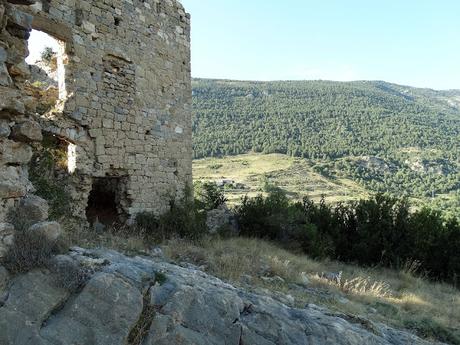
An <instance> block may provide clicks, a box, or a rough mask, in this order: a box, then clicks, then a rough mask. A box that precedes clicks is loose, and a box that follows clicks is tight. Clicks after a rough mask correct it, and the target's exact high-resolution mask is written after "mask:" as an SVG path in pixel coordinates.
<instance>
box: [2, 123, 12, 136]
mask: <svg viewBox="0 0 460 345" xmlns="http://www.w3.org/2000/svg"><path fill="white" fill-rule="evenodd" d="M10 133H11V129H10V124H9V123H8V121H5V120H0V139H4V138H8V137H9V135H10Z"/></svg>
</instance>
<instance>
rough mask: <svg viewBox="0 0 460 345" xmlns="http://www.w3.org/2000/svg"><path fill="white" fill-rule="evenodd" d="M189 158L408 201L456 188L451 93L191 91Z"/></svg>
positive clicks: (459, 139)
mask: <svg viewBox="0 0 460 345" xmlns="http://www.w3.org/2000/svg"><path fill="white" fill-rule="evenodd" d="M193 104H194V119H193V133H194V152H195V158H202V157H210V156H225V155H236V154H241V153H247V152H251V151H254V152H262V153H283V154H287V155H291V156H295V157H303V158H308V159H310V160H315V161H319V160H321V163H320V164H318V166H317V167H316V170H317V171H319V172H321V173H323V174H324V175H325V176H329V177H349V178H352V179H354V180H355V181H357V182H359V183H361V184H362V185H363V186H365V187H366V188H368V189H370V190H372V191H390V192H393V193H398V194H399V193H405V194H408V195H413V196H423V197H427V196H432V195H433V194H435V195H437V194H443V193H449V192H455V191H457V190H458V189H459V187H460V182H459V181H460V174H459V157H460V90H450V91H435V90H430V89H417V88H412V87H406V86H400V85H395V84H390V83H385V82H380V81H360V82H348V83H342V82H330V81H292V82H289V81H286V82H284V81H280V82H244V81H228V80H205V79H195V80H194V81H193Z"/></svg>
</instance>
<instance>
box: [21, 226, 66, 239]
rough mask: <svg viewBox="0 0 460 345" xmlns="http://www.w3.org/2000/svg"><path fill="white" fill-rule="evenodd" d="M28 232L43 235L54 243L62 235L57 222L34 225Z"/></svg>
mask: <svg viewBox="0 0 460 345" xmlns="http://www.w3.org/2000/svg"><path fill="white" fill-rule="evenodd" d="M28 231H30V232H34V233H36V234H40V235H43V236H45V237H46V238H47V239H48V240H50V241H56V240H57V239H58V238H59V237H60V236H61V235H62V229H61V226H60V225H59V223H58V222H39V223H35V224H33V225H32V226H31V227H30V228H29V229H28Z"/></svg>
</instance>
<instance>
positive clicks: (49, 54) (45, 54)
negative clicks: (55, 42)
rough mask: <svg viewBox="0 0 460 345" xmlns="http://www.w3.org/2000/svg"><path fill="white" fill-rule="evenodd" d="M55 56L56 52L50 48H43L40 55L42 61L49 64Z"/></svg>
mask: <svg viewBox="0 0 460 345" xmlns="http://www.w3.org/2000/svg"><path fill="white" fill-rule="evenodd" d="M55 55H56V52H55V51H54V50H53V48H51V47H45V48H44V49H43V51H42V52H41V54H40V58H41V60H42V61H44V62H46V63H50V62H51V60H52V59H53V57H54V56H55Z"/></svg>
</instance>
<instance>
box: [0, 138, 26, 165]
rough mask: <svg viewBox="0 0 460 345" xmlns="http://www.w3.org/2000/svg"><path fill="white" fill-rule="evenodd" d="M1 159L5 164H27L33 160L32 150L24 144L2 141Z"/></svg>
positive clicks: (0, 148)
mask: <svg viewBox="0 0 460 345" xmlns="http://www.w3.org/2000/svg"><path fill="white" fill-rule="evenodd" d="M0 158H1V161H2V163H4V164H27V163H29V161H30V159H31V158H32V148H31V147H30V146H29V145H27V144H24V143H20V142H16V141H12V140H3V141H0Z"/></svg>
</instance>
